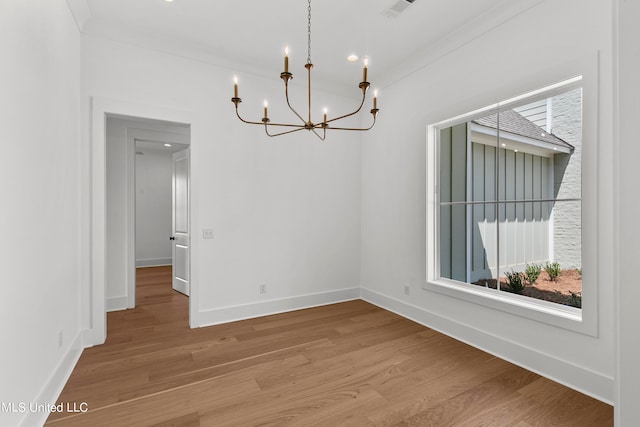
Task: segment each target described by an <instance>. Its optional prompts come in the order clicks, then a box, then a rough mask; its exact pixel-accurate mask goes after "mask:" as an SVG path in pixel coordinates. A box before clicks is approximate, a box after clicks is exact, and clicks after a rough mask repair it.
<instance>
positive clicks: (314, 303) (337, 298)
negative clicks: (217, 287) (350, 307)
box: [198, 288, 360, 327]
mask: <svg viewBox="0 0 640 427" xmlns="http://www.w3.org/2000/svg"><path fill="white" fill-rule="evenodd" d="M359 298H360V288H349V289H340V290H337V291H329V292H321V293H316V294H308V295H300V296H295V297H290V298H282V299H275V300H269V301H261V302H256V303H253V304H244V305H236V306H231V307H222V308H216V309H213V310H206V311H200V312H199V313H198V320H199V322H198V327H204V326H211V325H218V324H221V323H228V322H235V321H238V320H245V319H251V318H254V317H260V316H268V315H271V314H278V313H285V312H287V311H294V310H301V309H304V308H310V307H318V306H321V305H327V304H335V303H338V302H344V301H352V300H355V299H359Z"/></svg>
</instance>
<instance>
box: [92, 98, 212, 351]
mask: <svg viewBox="0 0 640 427" xmlns="http://www.w3.org/2000/svg"><path fill="white" fill-rule="evenodd" d="M91 109H92V111H91V124H92V133H91V148H92V150H91V154H92V163H91V164H92V168H91V170H90V171H88V173H89V176H88V177H86V179H87V180H89V181H90V182H91V194H90V197H91V310H90V316H91V332H88V333H87V334H86V337H87V339H88V340H90V341H88V342H87V344H88V345H97V344H102V343H104V341H105V339H106V337H107V320H106V295H105V278H106V276H105V275H106V270H105V268H106V258H105V254H106V211H105V209H106V115H107V114H113V115H121V116H129V117H139V118H147V119H152V120H160V121H165V122H173V123H182V124H187V125H190V126H191V145H192V146H193V144H194V142H197V140H198V138H199V132H200V127H199V119H198V116H197V114H195V113H193V112H189V111H181V110H174V109H170V108H165V107H162V106H150V105H142V104H137V103H131V102H126V101H120V100H114V99H108V98H100V97H92V98H91ZM194 211H196V210H195V209H192V212H194ZM191 222H192V223H193V224H194V225H195V222H194V218H193V214H192V218H191ZM197 250H198V247H197V245H192V248H191V253H192V257H194V259H197ZM194 270H195V269H194ZM193 273H194V272H192V274H191V298H190V299H189V324H190V326H191V327H195V326H197V324H198V323H197V317H198V311H197V310H198V301H199V300H198V283H197V279H198V278H197V275H195V274H193Z"/></svg>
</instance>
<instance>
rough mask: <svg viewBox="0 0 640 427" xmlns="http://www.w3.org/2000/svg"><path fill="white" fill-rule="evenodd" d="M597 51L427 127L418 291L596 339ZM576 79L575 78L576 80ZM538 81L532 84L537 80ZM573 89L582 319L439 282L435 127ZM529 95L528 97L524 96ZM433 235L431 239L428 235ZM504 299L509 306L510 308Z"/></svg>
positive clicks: (457, 285)
mask: <svg viewBox="0 0 640 427" xmlns="http://www.w3.org/2000/svg"><path fill="white" fill-rule="evenodd" d="M598 64H599V57H598V53H597V52H596V53H595V54H592V55H588V56H586V57H582V58H577V59H574V60H573V61H568V62H566V63H564V64H557V66H556V67H555V68H553V69H550V70H548V72H546V73H537V74H536V77H537V78H538V79H544V78H548V81H556V82H558V83H554V84H551V85H546V86H544V85H540V86H539V87H541V88H539V89H535V90H529V91H527V90H525V88H522V87H520V88H518V87H516V88H511V89H512V90H513V91H514V92H516V91H517V92H520V93H522V95H518V96H516V97H513V98H510V99H507V100H505V101H501V102H495V103H493V104H490V105H488V106H487V107H483V108H480V109H477V110H474V111H472V112H470V113H467V114H461V115H457V116H455V117H453V118H450V119H445V120H442V121H439V122H437V123H434V124H430V125H428V126H427V150H426V154H427V159H426V165H427V176H426V182H427V185H426V191H427V195H426V200H427V204H426V213H427V218H426V236H427V238H426V253H427V259H426V261H427V262H426V283H425V284H424V285H423V286H422V289H424V290H427V291H433V292H438V293H441V294H444V295H447V296H451V297H454V298H459V299H462V300H466V301H472V302H476V303H478V304H481V305H484V306H487V307H490V308H492V309H496V310H501V311H506V312H509V313H512V314H518V315H520V316H522V317H525V318H529V319H532V320H536V321H540V322H544V323H548V324H552V325H555V326H559V327H562V328H565V329H569V330H572V331H575V332H579V333H583V334H586V335H590V336H594V337H597V336H598V294H599V292H598V283H599V281H601V278H600V277H599V276H598V271H599V266H598V262H599V258H598V250H599V246H598V234H599V233H598V229H599V227H598V188H599V186H598V182H599V177H598V175H599V174H598V105H599V103H598V94H599V86H598ZM576 76H577V77H576ZM536 81H537V80H536ZM576 87H583V88H584V90H583V94H582V95H583V104H582V105H583V120H582V126H583V132H582V135H583V141H582V142H583V150H582V171H583V172H582V186H583V187H582V188H583V192H582V194H583V199H582V229H583V230H589V231H590V232H589V233H583V235H582V265H583V272H585V274H584V277H583V295H582V317H581V320H580V321H578V320H577V319H575V318H571V317H569V318H567V316H562V315H557V314H559V313H561V312H562V310H560V312H558V313H554V311H553V310H548V309H547V308H546V307H541V305H540V304H539V303H538V302H532V303H530V304H523V303H522V302H520V301H519V299H518V298H514V297H516V296H515V295H511V294H509V295H505V296H504V297H505V298H493V297H492V296H491V294H489V293H479V292H478V290H477V289H473V288H475V287H474V286H471V285H467V286H460V284H456V282H453V281H445V280H441V279H440V271H439V270H440V268H439V262H438V258H437V256H438V242H439V239H440V234H439V230H438V228H439V227H438V226H437V225H438V224H439V219H438V215H439V206H438V199H439V196H438V194H437V188H438V184H439V183H438V177H439V172H438V170H439V168H438V164H437V159H438V155H439V153H438V146H439V144H438V142H439V137H440V132H439V130H440V129H443V128H447V127H450V126H455V125H457V124H459V123H464V122H468V121H470V120H473V119H474V118H478V117H481V116H482V115H485V114H486V113H487V112H490V111H491V112H495V111H496V110H497V111H502V110H505V109H509V108H513V107H515V106H517V105H516V104H517V103H521V102H523V101H525V100H526V102H532V101H535V100H537V99H543V98H546V97H547V96H551V95H555V94H558V93H562V92H564V91H566V90H571V89H574V88H576ZM528 94H531V97H529V96H527V95H528ZM433 236H435V237H433ZM509 300H513V302H514V303H512V304H510V303H509Z"/></svg>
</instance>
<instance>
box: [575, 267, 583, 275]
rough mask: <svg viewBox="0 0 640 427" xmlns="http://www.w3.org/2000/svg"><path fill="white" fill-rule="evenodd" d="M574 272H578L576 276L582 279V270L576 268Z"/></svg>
mask: <svg viewBox="0 0 640 427" xmlns="http://www.w3.org/2000/svg"><path fill="white" fill-rule="evenodd" d="M576 271H577V272H578V274H579V275H580V277H582V269H581V268H576Z"/></svg>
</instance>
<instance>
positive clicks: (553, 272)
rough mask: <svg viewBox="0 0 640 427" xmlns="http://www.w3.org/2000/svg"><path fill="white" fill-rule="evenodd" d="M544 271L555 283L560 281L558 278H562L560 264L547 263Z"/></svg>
mask: <svg viewBox="0 0 640 427" xmlns="http://www.w3.org/2000/svg"><path fill="white" fill-rule="evenodd" d="M544 271H546V272H547V274H548V275H549V278H550V279H551V281H553V282H555V281H557V280H558V276H560V264H558V263H557V262H552V263H549V262H547V265H545V266H544Z"/></svg>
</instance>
